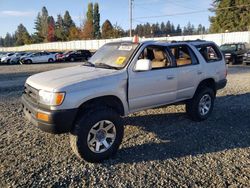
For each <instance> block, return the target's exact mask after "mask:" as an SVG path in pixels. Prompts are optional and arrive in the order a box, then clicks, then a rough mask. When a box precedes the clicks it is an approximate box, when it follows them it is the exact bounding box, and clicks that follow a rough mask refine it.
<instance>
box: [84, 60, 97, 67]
mask: <svg viewBox="0 0 250 188" xmlns="http://www.w3.org/2000/svg"><path fill="white" fill-rule="evenodd" d="M83 65H84V66H90V67H94V66H95V65H94V64H93V63H91V62H90V61H85V62H83Z"/></svg>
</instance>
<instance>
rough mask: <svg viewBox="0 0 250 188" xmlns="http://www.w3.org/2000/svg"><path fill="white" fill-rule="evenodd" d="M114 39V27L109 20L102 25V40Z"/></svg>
mask: <svg viewBox="0 0 250 188" xmlns="http://www.w3.org/2000/svg"><path fill="white" fill-rule="evenodd" d="M112 37H113V26H112V24H111V22H110V21H109V20H106V21H105V22H104V23H103V24H102V38H104V39H109V38H112Z"/></svg>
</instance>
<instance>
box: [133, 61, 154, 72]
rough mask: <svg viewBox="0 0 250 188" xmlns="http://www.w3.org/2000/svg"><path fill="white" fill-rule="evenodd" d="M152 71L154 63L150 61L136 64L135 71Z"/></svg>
mask: <svg viewBox="0 0 250 188" xmlns="http://www.w3.org/2000/svg"><path fill="white" fill-rule="evenodd" d="M151 69H152V62H151V61H150V60H149V59H140V60H138V61H137V62H136V64H135V71H148V70H151Z"/></svg>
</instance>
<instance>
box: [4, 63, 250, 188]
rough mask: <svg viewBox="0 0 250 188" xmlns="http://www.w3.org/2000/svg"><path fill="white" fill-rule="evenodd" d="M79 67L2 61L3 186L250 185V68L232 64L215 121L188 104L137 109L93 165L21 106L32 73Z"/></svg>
mask: <svg viewBox="0 0 250 188" xmlns="http://www.w3.org/2000/svg"><path fill="white" fill-rule="evenodd" d="M72 65H75V64H53V65H48V64H42V65H31V66H20V65H19V66H18V65H15V66H0V153H1V156H0V187H27V186H28V187H47V186H49V187H94V186H98V187H135V186H136V187H162V186H164V187H250V116H249V115H250V66H248V67H246V66H231V67H229V73H228V85H227V87H226V88H225V89H223V90H221V91H219V93H218V98H217V100H216V102H215V107H214V112H213V114H212V116H211V117H210V118H209V119H208V120H206V121H204V122H200V123H196V122H192V121H191V120H189V119H188V118H187V117H186V115H185V110H184V106H183V105H179V106H169V107H166V108H159V109H153V110H147V111H142V112H139V113H135V114H132V115H131V116H130V117H127V118H125V119H124V121H125V123H126V125H127V126H126V127H125V136H124V140H123V143H122V145H121V148H120V150H119V151H118V153H117V155H116V156H115V158H114V159H111V160H108V161H105V162H104V163H102V164H90V163H87V162H85V161H81V160H79V159H78V158H76V157H75V155H74V154H73V152H72V151H71V148H70V146H69V139H68V135H51V134H47V133H44V132H42V131H40V130H38V129H36V128H35V127H34V126H33V125H31V124H29V123H27V122H26V121H25V120H24V119H23V117H22V113H21V112H20V108H19V107H20V96H21V93H22V84H23V82H24V80H25V79H26V78H27V76H29V75H32V74H34V73H36V72H41V71H45V70H49V69H54V68H59V67H65V66H72ZM10 81H12V82H10Z"/></svg>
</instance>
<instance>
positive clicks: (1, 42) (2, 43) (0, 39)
mask: <svg viewBox="0 0 250 188" xmlns="http://www.w3.org/2000/svg"><path fill="white" fill-rule="evenodd" d="M3 46H4V39H3V38H2V37H0V47H3Z"/></svg>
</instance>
